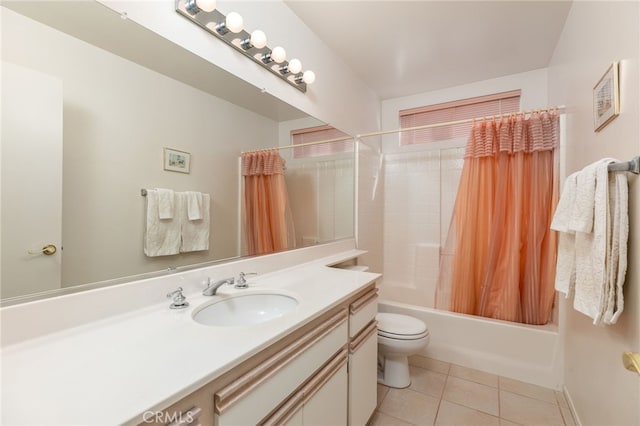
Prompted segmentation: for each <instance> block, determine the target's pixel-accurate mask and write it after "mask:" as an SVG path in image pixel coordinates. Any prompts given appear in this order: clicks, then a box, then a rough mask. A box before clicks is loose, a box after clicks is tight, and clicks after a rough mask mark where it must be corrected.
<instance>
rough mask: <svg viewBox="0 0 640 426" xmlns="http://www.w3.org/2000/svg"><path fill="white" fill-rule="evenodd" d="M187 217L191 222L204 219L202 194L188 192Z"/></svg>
mask: <svg viewBox="0 0 640 426" xmlns="http://www.w3.org/2000/svg"><path fill="white" fill-rule="evenodd" d="M187 217H188V218H189V220H200V219H202V193H201V192H195V191H187Z"/></svg>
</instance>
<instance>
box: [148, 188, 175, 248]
mask: <svg viewBox="0 0 640 426" xmlns="http://www.w3.org/2000/svg"><path fill="white" fill-rule="evenodd" d="M146 200H147V215H146V228H145V233H144V254H145V255H147V256H149V257H154V256H168V255H172V254H178V253H179V252H180V218H179V217H174V218H173V219H160V211H159V202H160V199H159V191H158V190H156V189H150V190H148V191H147V197H146ZM174 201H175V200H174ZM175 211H176V212H179V211H180V210H179V209H175Z"/></svg>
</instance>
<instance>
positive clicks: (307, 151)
mask: <svg viewBox="0 0 640 426" xmlns="http://www.w3.org/2000/svg"><path fill="white" fill-rule="evenodd" d="M348 136H349V135H347V134H346V133H344V132H341V131H340V130H338V129H336V128H335V127H331V126H328V125H327V126H317V127H309V128H306V129H298V130H292V131H291V144H292V145H300V144H305V143H309V142H318V141H324V140H327V139H336V138H344V137H348ZM351 151H353V140H351V139H349V140H345V141H340V142H330V143H322V144H317V145H309V146H301V147H296V148H293V158H307V157H320V156H323V155H332V154H339V153H343V152H351Z"/></svg>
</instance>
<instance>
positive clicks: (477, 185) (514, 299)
mask: <svg viewBox="0 0 640 426" xmlns="http://www.w3.org/2000/svg"><path fill="white" fill-rule="evenodd" d="M558 126H559V118H558V114H557V113H556V112H551V113H546V112H545V113H533V114H532V115H531V116H530V118H529V119H525V117H524V116H523V115H521V114H520V115H512V116H509V117H505V118H502V119H500V120H499V121H484V120H483V121H477V122H475V123H474V125H473V128H472V130H471V135H470V136H469V141H468V143H467V147H466V151H465V163H464V167H463V169H462V176H461V178H460V186H459V189H458V195H457V198H456V203H455V207H454V213H453V218H452V221H451V226H450V229H449V234H448V236H447V243H446V246H445V249H444V251H443V256H442V261H441V267H440V276H439V279H438V287H437V292H436V307H438V308H444V309H449V310H451V311H454V312H461V313H466V314H473V315H480V316H484V317H490V318H497V319H502V320H508V321H516V322H523V323H526V324H546V323H547V322H548V321H549V319H550V315H551V309H552V307H553V298H554V294H555V291H554V280H555V263H556V246H557V244H556V234H555V232H552V231H551V230H550V228H549V226H550V224H551V219H552V216H553V210H554V208H555V205H556V203H557V198H558V193H557V187H558V185H557V175H556V170H555V169H556V168H555V167H554V163H555V160H554V152H555V149H556V147H557V145H558Z"/></svg>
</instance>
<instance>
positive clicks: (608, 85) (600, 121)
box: [593, 62, 620, 132]
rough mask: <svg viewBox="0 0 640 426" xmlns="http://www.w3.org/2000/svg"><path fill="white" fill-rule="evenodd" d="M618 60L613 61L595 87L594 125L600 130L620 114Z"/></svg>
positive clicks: (597, 130) (596, 129)
mask: <svg viewBox="0 0 640 426" xmlns="http://www.w3.org/2000/svg"><path fill="white" fill-rule="evenodd" d="M619 90H620V89H619V87H618V62H614V63H612V64H611V65H610V66H609V68H607V71H606V72H605V73H604V75H603V76H602V77H601V78H600V80H599V81H598V83H597V84H596V85H595V87H594V88H593V125H594V129H595V131H596V132H599V131H600V130H602V129H603V128H604V126H606V125H607V124H609V123H610V122H611V120H613V119H614V118H616V117H617V116H618V115H619V114H620V93H619Z"/></svg>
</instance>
